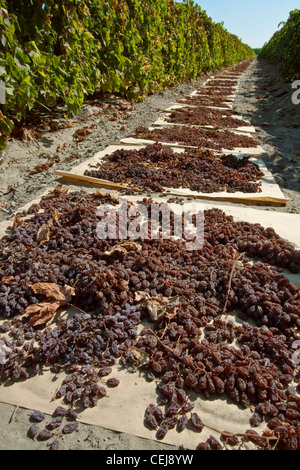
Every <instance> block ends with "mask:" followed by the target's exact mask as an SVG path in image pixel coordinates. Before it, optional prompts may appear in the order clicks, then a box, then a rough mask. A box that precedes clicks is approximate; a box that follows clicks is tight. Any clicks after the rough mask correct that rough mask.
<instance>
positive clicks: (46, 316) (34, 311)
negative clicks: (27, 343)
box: [25, 301, 65, 327]
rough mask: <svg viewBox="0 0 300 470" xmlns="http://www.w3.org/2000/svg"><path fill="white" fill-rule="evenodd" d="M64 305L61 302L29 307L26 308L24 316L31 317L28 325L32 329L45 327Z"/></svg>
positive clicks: (43, 303)
mask: <svg viewBox="0 0 300 470" xmlns="http://www.w3.org/2000/svg"><path fill="white" fill-rule="evenodd" d="M63 305H65V303H64V302H62V301H57V302H52V303H51V302H50V303H49V302H42V303H40V304H34V305H30V306H29V307H27V308H26V311H25V312H26V314H27V315H31V318H30V319H29V323H30V324H31V325H32V326H33V327H40V326H45V325H47V323H49V321H50V320H52V318H53V317H54V315H55V314H56V312H57V311H58V310H59V309H60V308H61V307H62V306H63Z"/></svg>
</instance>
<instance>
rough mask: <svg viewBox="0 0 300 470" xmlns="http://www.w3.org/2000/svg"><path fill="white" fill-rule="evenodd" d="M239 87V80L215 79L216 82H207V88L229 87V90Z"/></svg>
mask: <svg viewBox="0 0 300 470" xmlns="http://www.w3.org/2000/svg"><path fill="white" fill-rule="evenodd" d="M237 85H238V81H237V80H233V79H231V80H225V79H220V78H218V79H217V78H215V79H214V80H209V81H208V82H206V84H205V86H215V87H228V88H233V87H236V86H237Z"/></svg>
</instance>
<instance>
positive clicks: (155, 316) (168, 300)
mask: <svg viewBox="0 0 300 470" xmlns="http://www.w3.org/2000/svg"><path fill="white" fill-rule="evenodd" d="M135 300H136V301H138V302H142V305H143V307H145V308H146V309H147V310H148V313H149V315H150V317H151V319H152V320H153V321H155V322H156V321H159V320H161V319H167V320H171V319H172V318H173V317H175V315H176V314H177V312H178V308H179V296H178V295H176V296H174V297H163V296H162V295H158V296H157V297H151V296H150V295H149V294H148V293H147V292H143V291H139V292H136V294H135Z"/></svg>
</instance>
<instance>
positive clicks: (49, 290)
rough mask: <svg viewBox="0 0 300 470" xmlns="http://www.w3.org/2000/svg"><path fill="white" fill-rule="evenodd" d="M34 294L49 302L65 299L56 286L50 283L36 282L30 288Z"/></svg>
mask: <svg viewBox="0 0 300 470" xmlns="http://www.w3.org/2000/svg"><path fill="white" fill-rule="evenodd" d="M31 289H32V291H33V292H34V293H35V294H41V295H44V296H45V297H47V299H49V300H58V301H65V300H66V297H65V295H64V294H63V293H62V291H61V289H60V287H59V286H58V285H57V284H54V283H50V282H37V283H36V284H33V285H32V286H31Z"/></svg>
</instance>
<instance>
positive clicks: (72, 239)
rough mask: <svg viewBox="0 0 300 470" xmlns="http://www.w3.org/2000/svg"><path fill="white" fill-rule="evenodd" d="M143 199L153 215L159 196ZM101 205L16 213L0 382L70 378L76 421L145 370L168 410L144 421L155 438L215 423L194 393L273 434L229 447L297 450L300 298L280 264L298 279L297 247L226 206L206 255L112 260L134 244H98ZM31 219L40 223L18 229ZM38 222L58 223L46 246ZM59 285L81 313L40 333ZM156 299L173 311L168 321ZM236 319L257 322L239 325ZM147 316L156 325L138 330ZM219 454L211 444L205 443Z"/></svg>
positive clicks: (44, 206) (171, 249)
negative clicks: (121, 376)
mask: <svg viewBox="0 0 300 470" xmlns="http://www.w3.org/2000/svg"><path fill="white" fill-rule="evenodd" d="M141 202H143V204H145V205H146V206H147V207H148V210H149V211H150V208H151V203H152V201H151V200H147V199H145V200H143V201H141ZM104 203H105V204H107V203H110V204H113V205H115V204H116V199H115V197H113V196H112V195H110V194H107V195H104V194H102V193H100V192H97V193H94V194H86V193H82V192H75V193H69V192H64V191H56V192H54V193H52V194H50V195H49V196H48V197H45V198H43V199H42V201H41V203H40V204H37V205H35V206H32V208H31V209H30V210H29V211H28V212H26V213H22V214H18V217H17V220H16V221H15V223H14V228H13V229H12V230H11V232H10V234H9V235H7V236H5V237H4V238H3V239H2V240H1V242H0V250H1V258H0V263H1V272H0V279H1V287H0V292H1V293H0V313H1V315H2V316H3V317H5V319H4V321H3V322H2V323H1V332H2V337H1V338H0V339H1V341H2V342H3V344H5V349H6V360H5V361H4V362H3V363H2V364H1V365H0V375H1V379H2V381H6V382H8V383H9V381H11V382H14V381H17V380H26V378H28V377H30V376H32V375H35V374H38V373H40V371H41V370H42V368H43V367H45V366H46V367H50V368H51V371H52V373H54V374H56V375H58V376H60V374H61V375H62V383H61V385H60V386H59V387H58V390H57V392H56V396H55V398H57V399H62V400H63V401H64V403H65V404H66V407H67V409H68V410H69V411H68V413H69V414H68V416H70V417H73V420H74V419H75V420H76V416H77V412H78V411H80V410H82V409H84V408H86V407H93V406H96V405H97V404H98V403H99V400H105V399H107V398H106V397H107V388H109V387H116V386H118V384H119V382H118V380H117V378H115V377H112V378H110V377H108V376H109V375H110V374H112V371H113V365H115V364H116V363H119V364H120V365H122V366H124V367H128V366H137V367H139V369H140V370H143V371H144V373H145V377H146V378H147V380H150V381H152V380H155V381H157V384H158V386H157V392H158V395H159V402H158V403H157V404H156V405H154V404H150V405H149V406H148V408H147V410H146V411H145V425H146V426H147V427H149V428H150V429H152V430H155V432H156V437H157V438H158V439H163V438H164V437H165V436H166V434H167V432H168V431H169V430H170V429H176V430H177V431H178V432H182V431H183V430H184V429H185V428H186V427H189V428H190V429H193V430H194V431H195V432H197V433H201V431H202V430H203V428H204V427H205V426H208V427H209V423H203V422H202V420H201V417H200V416H199V415H198V414H197V413H196V412H195V411H194V404H193V402H192V401H191V399H190V393H191V392H193V393H197V394H199V396H200V397H203V398H207V397H218V396H223V395H224V396H227V397H228V399H229V400H231V402H233V403H235V404H237V405H238V406H241V407H244V408H248V409H249V408H250V407H254V410H253V414H252V417H251V420H250V425H251V427H252V428H253V427H256V426H258V425H259V424H261V423H265V424H266V428H265V431H264V433H263V434H262V435H259V434H258V433H256V432H255V431H254V430H253V429H250V430H248V431H246V432H245V433H244V434H241V435H232V434H230V433H229V432H227V431H220V433H221V436H222V439H223V440H224V442H225V443H226V445H237V444H239V443H241V441H243V442H245V441H246V440H251V442H254V443H255V444H256V445H257V446H258V447H262V448H273V447H275V446H276V448H282V449H298V450H299V448H300V441H299V436H300V433H299V426H300V423H299V417H300V398H299V394H298V393H297V390H298V392H299V379H300V373H299V371H298V369H297V366H296V363H295V361H293V349H292V346H293V343H294V341H295V340H297V338H299V329H300V292H299V289H298V288H297V287H296V286H295V285H294V284H292V283H291V282H290V281H289V280H288V279H287V278H286V277H285V276H284V275H283V274H282V273H281V272H280V269H282V268H286V269H290V270H291V271H293V272H300V252H299V251H298V250H296V249H295V248H293V246H292V245H291V244H289V243H288V242H286V241H284V240H282V239H281V238H280V237H279V236H278V235H277V234H276V233H275V232H274V230H272V229H265V228H263V227H261V226H260V225H258V224H249V223H245V222H235V221H234V219H233V218H232V217H230V216H226V214H224V212H222V211H221V210H220V209H210V210H206V211H205V233H204V245H203V248H202V249H200V250H197V251H189V250H187V249H186V245H185V242H184V240H172V239H163V238H161V239H158V240H151V239H150V238H149V240H148V239H146V240H139V241H137V242H138V243H136V244H127V245H123V246H124V247H125V246H126V247H127V248H126V249H123V250H112V251H111V249H112V248H114V247H115V246H116V245H117V246H118V247H119V246H120V243H121V244H122V243H124V240H119V239H115V240H113V239H112V240H101V239H99V238H98V237H97V234H96V227H97V223H98V222H99V217H97V215H96V214H97V207H98V206H99V205H101V204H104ZM25 215H31V217H30V218H29V219H28V218H27V219H23V220H21V217H23V216H25ZM50 221H51V223H50ZM41 227H43V229H45V228H46V227H48V229H47V231H46V233H45V231H44V237H43V238H42V239H41ZM149 230H150V229H149ZM245 253H246V254H247V255H248V256H249V257H251V258H257V261H259V262H255V263H252V262H251V261H250V260H249V258H247V257H246V255H245ZM265 260H266V261H269V262H271V263H272V264H273V265H274V266H273V267H272V266H270V265H269V263H265V262H264V261H265ZM49 283H51V285H52V286H53V284H54V285H56V286H57V288H59V289H61V290H62V289H63V288H65V287H66V286H68V289H69V291H70V289H73V291H72V292H73V295H72V298H71V299H69V301H68V303H67V304H64V307H66V306H67V305H73V306H75V307H76V309H77V312H76V313H75V314H73V315H71V316H69V317H66V316H65V315H63V316H60V314H59V311H56V312H54V313H53V315H52V317H51V319H50V322H49V321H48V322H46V325H45V324H42V325H41V324H40V323H35V322H34V321H33V317H32V316H31V315H30V314H29V313H28V312H29V310H28V307H30V306H32V305H35V306H36V305H41V303H42V302H43V303H45V302H48V304H47V305H48V310H49V306H50V305H52V304H51V299H50V298H49V296H50V293H49V290H45V291H44V294H41V293H37V291H36V290H35V289H34V286H36V285H39V287H41V285H44V284H47V286H48V284H49ZM48 287H49V286H48ZM39 292H41V291H39ZM46 292H48V294H47V295H46ZM53 292H55V294H56V295H58V294H57V290H55V289H53V287H52V291H51V293H52V294H53ZM141 293H143V295H141ZM147 296H148V297H147ZM52 301H53V299H52ZM155 301H158V302H159V305H160V306H162V305H163V306H164V308H162V307H161V308H162V311H161V315H160V316H159V317H157V318H155V317H153V309H154V305H155ZM233 310H237V311H238V310H240V315H241V316H243V317H244V316H246V317H247V318H250V319H251V320H252V321H254V322H255V326H251V325H250V323H248V322H243V323H238V322H234V321H233V320H230V319H229V318H228V317H227V315H228V314H229V313H230V312H232V311H233ZM48 313H49V311H48ZM46 318H47V320H48V317H46ZM144 320H147V322H148V324H149V322H150V324H151V325H152V327H151V328H150V327H149V326H144V327H143V330H142V332H141V333H138V327H139V326H140V325H143V322H144ZM141 356H142V358H143V360H141ZM297 383H298V385H297ZM295 387H296V389H295ZM64 416H65V415H64ZM56 418H57V417H55V418H54V420H55V422H52V421H53V420H52V421H51V423H52V424H51V425H49V426H50V428H53V429H48V428H47V429H44V430H42V431H39V430H38V429H37V426H35V428H34V429H32V430H31V433H32V435H33V436H37V435H38V434H37V433H42V434H41V435H40V438H41V439H44V438H45V439H50V437H51V438H53V437H54V438H55V432H56V431H54V429H56V426H57V427H59V426H61V425H62V422H61V420H60V419H57V420H56ZM37 419H39V416H37ZM67 424H70V426H69V427H68V428H67V430H66V432H67V431H70V432H71V431H72V430H75V429H76V424H77V423H76V422H75V424H71V423H67ZM69 428H70V429H69ZM73 428H74V429H73ZM53 446H54V448H55V447H56V446H57V442H55V443H54V444H53ZM221 446H222V445H221V443H220V442H219V441H218V440H217V439H215V438H214V437H213V436H211V437H210V438H209V439H208V442H205V443H199V446H198V448H199V449H201V448H203V449H206V448H207V449H210V448H220V447H221Z"/></svg>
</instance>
